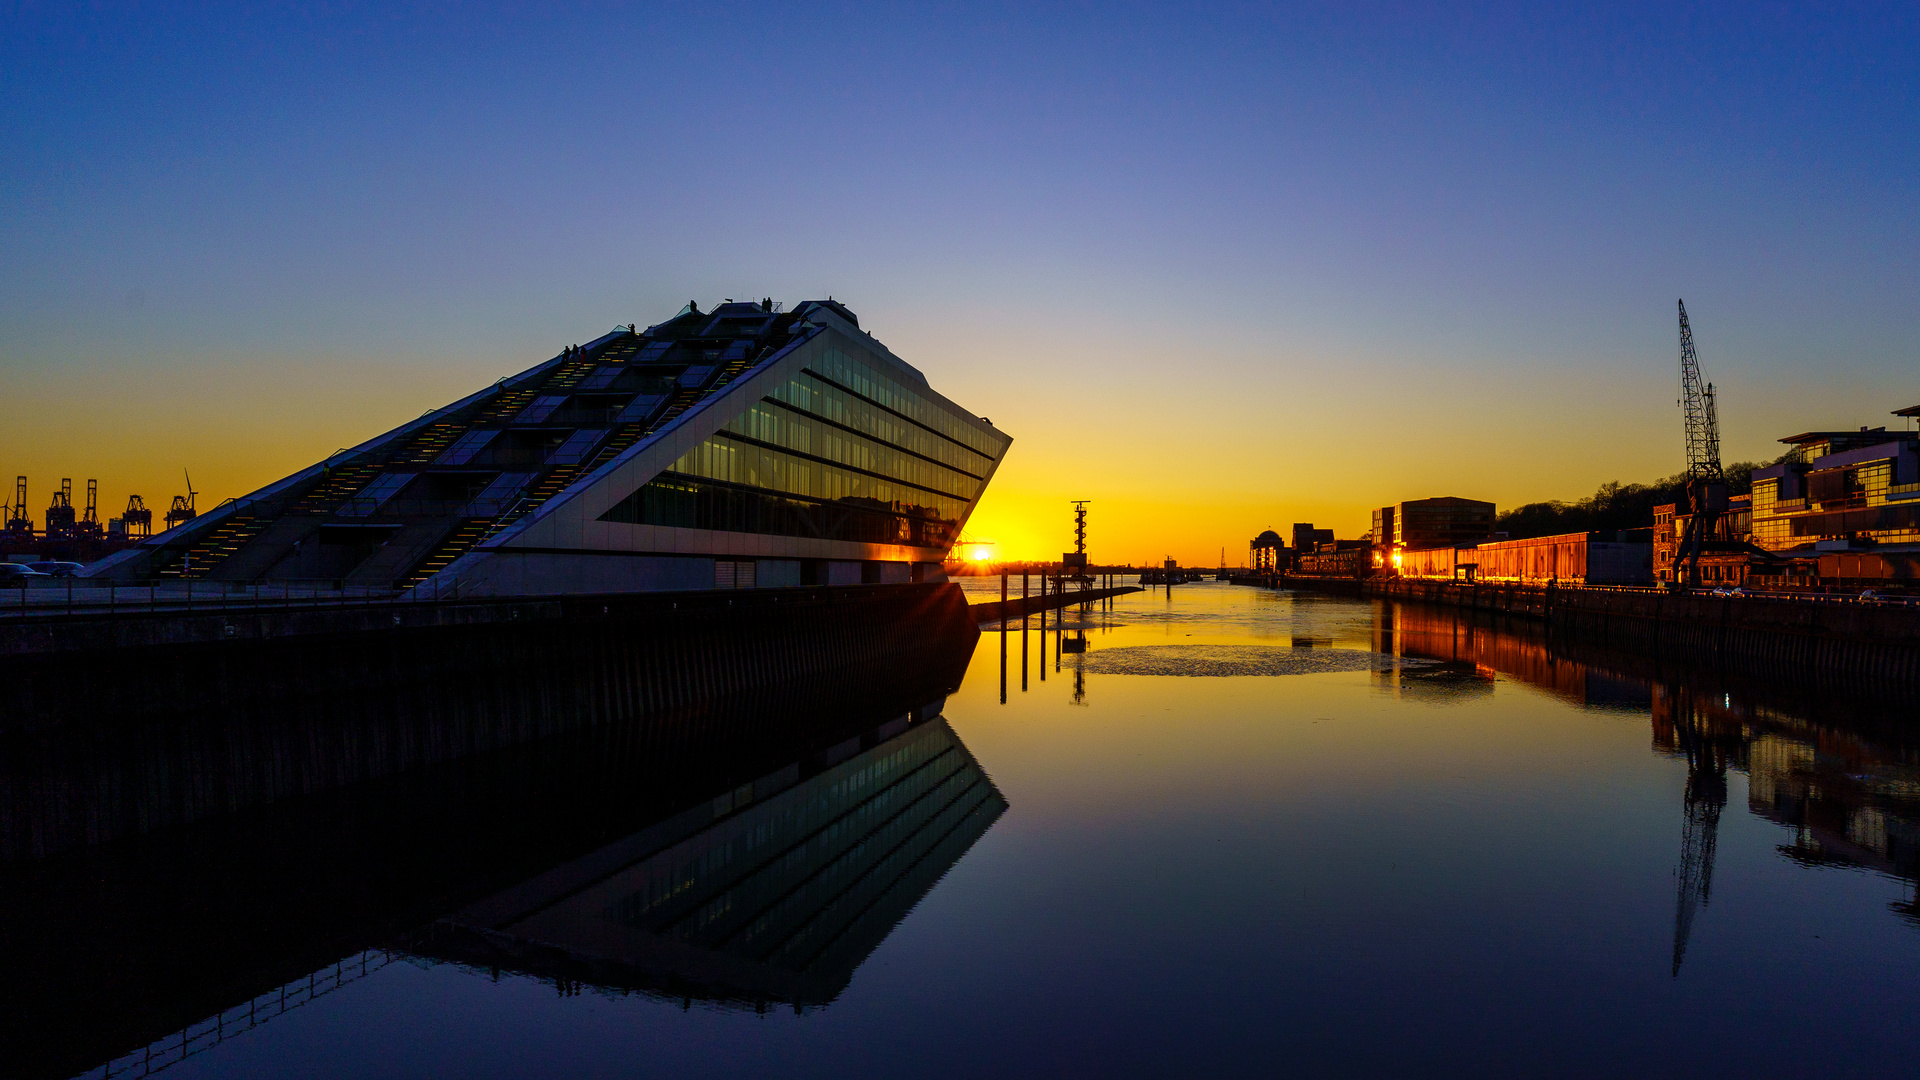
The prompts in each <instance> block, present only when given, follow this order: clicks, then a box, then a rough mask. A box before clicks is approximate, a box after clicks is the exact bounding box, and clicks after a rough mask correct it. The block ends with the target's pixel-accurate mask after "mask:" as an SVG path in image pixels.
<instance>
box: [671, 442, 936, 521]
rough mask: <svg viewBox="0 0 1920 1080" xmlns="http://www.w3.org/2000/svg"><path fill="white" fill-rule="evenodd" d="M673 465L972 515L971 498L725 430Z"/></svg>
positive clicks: (712, 476)
mask: <svg viewBox="0 0 1920 1080" xmlns="http://www.w3.org/2000/svg"><path fill="white" fill-rule="evenodd" d="M668 471H670V472H675V473H680V474H681V475H684V476H692V477H698V478H700V479H703V480H718V481H721V482H722V483H728V484H738V485H741V486H744V487H752V488H760V489H762V490H764V491H768V492H773V493H777V494H782V495H798V496H800V497H802V498H807V499H815V500H819V501H821V502H838V501H841V500H843V499H864V500H867V501H869V502H872V503H875V504H879V505H893V504H898V505H915V506H927V507H931V508H932V509H933V510H934V511H935V514H936V516H938V517H941V518H950V519H953V520H956V521H957V520H959V519H960V518H962V517H964V516H966V511H967V506H968V504H969V502H970V501H971V500H969V499H966V498H962V497H960V496H956V495H950V494H947V493H944V492H936V491H929V490H926V489H925V488H921V487H917V486H914V485H910V484H905V483H901V482H899V481H896V480H889V479H886V478H884V477H878V476H869V475H867V474H866V473H860V472H854V471H853V470H851V469H847V468H842V467H839V466H835V465H827V464H824V463H822V462H818V461H808V460H806V459H804V458H798V457H794V456H793V455H791V454H787V453H783V452H781V451H778V450H773V449H769V448H767V447H764V446H754V445H752V444H750V443H743V442H736V441H734V440H732V439H729V438H727V437H726V436H725V435H724V434H722V435H716V436H715V437H713V438H711V439H708V440H707V441H705V442H703V443H701V444H700V445H699V446H696V447H694V448H693V449H692V450H689V451H687V452H686V453H685V454H684V455H682V456H681V458H680V460H678V461H676V462H674V463H673V464H672V465H671V466H670V467H669V470H668Z"/></svg>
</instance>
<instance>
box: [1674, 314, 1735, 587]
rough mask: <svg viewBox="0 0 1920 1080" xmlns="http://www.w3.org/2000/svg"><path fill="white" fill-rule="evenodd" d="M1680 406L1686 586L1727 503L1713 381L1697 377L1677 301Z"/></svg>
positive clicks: (1696, 580)
mask: <svg viewBox="0 0 1920 1080" xmlns="http://www.w3.org/2000/svg"><path fill="white" fill-rule="evenodd" d="M1680 408H1681V410H1682V411H1683V412H1684V413H1685V414H1686V425H1687V513H1688V517H1687V533H1686V536H1685V538H1684V540H1683V541H1682V544H1681V557H1682V559H1684V560H1685V562H1686V567H1687V579H1686V583H1687V585H1689V586H1697V585H1699V584H1700V549H1701V547H1702V546H1703V545H1704V544H1705V542H1706V538H1707V534H1708V533H1710V532H1712V531H1713V526H1714V522H1715V521H1716V520H1717V519H1718V518H1719V516H1720V515H1721V514H1722V513H1724V512H1725V511H1726V508H1727V478H1726V474H1725V473H1724V472H1723V471H1722V470H1721V468H1720V410H1719V407H1718V406H1717V405H1716V404H1715V402H1714V397H1713V384H1712V383H1710V382H1707V381H1706V380H1705V379H1703V378H1701V376H1700V358H1699V356H1697V355H1695V353H1694V351H1693V327H1692V326H1691V325H1689V324H1688V323H1687V302H1686V301H1685V300H1681V301H1680Z"/></svg>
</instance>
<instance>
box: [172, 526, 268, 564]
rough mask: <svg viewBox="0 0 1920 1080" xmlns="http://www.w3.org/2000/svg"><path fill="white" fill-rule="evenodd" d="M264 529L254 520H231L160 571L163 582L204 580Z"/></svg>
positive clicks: (217, 527)
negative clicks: (191, 579) (166, 579)
mask: <svg viewBox="0 0 1920 1080" xmlns="http://www.w3.org/2000/svg"><path fill="white" fill-rule="evenodd" d="M266 527H267V521H266V519H263V518H256V517H251V516H248V517H237V516H236V517H232V518H228V519H227V520H226V521H223V522H221V523H220V524H219V525H216V526H214V528H213V530H212V531H211V532H209V533H207V535H205V536H203V537H201V538H200V539H198V540H196V541H194V542H193V546H192V547H189V548H188V549H187V550H186V552H185V553H184V554H183V555H182V556H181V557H180V558H179V559H178V560H176V561H174V562H173V563H171V564H169V565H167V566H165V567H163V568H162V569H161V570H160V576H161V577H163V578H203V577H206V576H207V573H208V571H210V570H212V569H213V568H214V567H216V566H219V565H220V564H221V563H223V562H226V561H227V560H228V559H229V558H231V557H232V556H233V554H234V553H235V552H237V551H239V550H240V548H241V546H242V545H244V544H245V543H246V542H247V541H249V540H251V539H253V538H254V537H255V536H258V535H259V534H260V533H261V532H262V531H263V530H264V529H266Z"/></svg>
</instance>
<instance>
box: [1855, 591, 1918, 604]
mask: <svg viewBox="0 0 1920 1080" xmlns="http://www.w3.org/2000/svg"><path fill="white" fill-rule="evenodd" d="M1860 599H1862V600H1864V601H1866V602H1867V603H1869V604H1911V603H1913V597H1911V596H1908V595H1907V594H1905V593H1892V592H1885V591H1883V590H1880V589H1865V590H1862V591H1861V593H1860Z"/></svg>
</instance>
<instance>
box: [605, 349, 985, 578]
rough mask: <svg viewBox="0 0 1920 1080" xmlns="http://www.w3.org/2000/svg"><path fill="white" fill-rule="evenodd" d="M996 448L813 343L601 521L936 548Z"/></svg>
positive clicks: (873, 372)
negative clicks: (782, 375)
mask: <svg viewBox="0 0 1920 1080" xmlns="http://www.w3.org/2000/svg"><path fill="white" fill-rule="evenodd" d="M1005 449H1006V444H1005V441H1004V440H1003V439H1001V438H999V437H997V436H995V435H993V434H992V433H990V432H986V431H982V430H981V429H980V428H979V427H978V426H977V424H976V423H975V422H974V421H973V420H972V418H971V417H967V416H963V415H961V414H957V413H955V412H952V411H951V410H950V409H949V408H948V407H946V406H942V405H939V404H936V403H935V402H933V401H932V400H930V399H929V398H927V397H926V396H924V395H922V394H919V393H917V392H915V391H914V390H913V389H912V388H911V387H908V386H905V385H903V384H902V383H901V382H900V381H899V380H897V379H895V378H893V377H892V376H890V375H888V374H886V373H885V372H882V371H880V370H878V369H877V368H876V367H875V366H872V365H869V364H867V363H864V362H862V361H861V360H860V359H859V358H857V357H855V356H853V355H850V354H849V353H848V352H846V351H843V350H841V349H838V348H823V349H821V350H820V351H819V352H818V354H816V355H815V356H814V357H811V358H809V360H808V362H807V365H806V366H805V367H804V368H803V369H802V370H800V371H799V372H797V373H795V374H794V376H793V377H792V378H790V379H788V380H787V382H786V383H785V384H783V385H782V386H780V387H779V388H777V389H776V390H774V392H773V393H771V394H769V395H768V396H767V397H765V398H764V399H762V400H761V401H759V402H756V403H755V404H754V405H753V406H752V407H751V408H750V409H748V410H747V411H746V412H745V413H743V414H741V415H740V416H738V417H736V418H735V419H733V420H732V421H730V422H729V423H728V424H727V425H726V426H725V427H723V428H722V429H721V430H720V431H718V432H716V433H715V434H714V436H713V437H712V438H710V439H707V440H706V441H704V442H702V443H701V444H700V445H698V446H696V447H694V448H693V449H692V450H690V451H688V452H687V453H686V454H684V455H682V456H681V458H680V459H679V460H678V461H676V462H674V463H673V465H672V466H670V467H669V468H668V469H667V470H666V471H665V472H663V473H661V475H659V476H658V477H656V478H655V479H654V480H653V481H652V482H651V483H649V484H647V485H646V486H645V487H643V488H641V489H640V490H639V491H636V492H634V493H633V494H632V495H631V496H629V497H628V498H626V499H625V500H623V501H622V502H620V503H619V504H617V505H615V506H614V507H613V508H612V509H611V510H609V511H608V512H607V513H606V514H605V515H604V520H607V521H620V522H628V523H632V524H640V525H668V526H678V527H681V528H697V529H716V530H721V531H726V532H749V533H762V534H772V535H779V536H798V537H811V538H818V539H825V540H846V541H853V542H858V543H870V544H904V545H908V546H912V547H921V548H929V549H934V550H940V551H944V550H945V549H946V548H948V547H950V546H952V544H953V542H954V541H955V540H956V539H958V530H959V523H960V521H961V520H963V519H964V518H965V517H966V512H967V507H968V506H969V505H970V504H971V503H972V502H973V501H974V500H975V499H976V498H978V497H979V495H980V491H981V489H982V487H983V486H984V485H985V483H986V477H987V475H988V474H989V473H990V472H991V471H992V469H993V466H994V462H995V460H996V459H997V457H998V456H999V454H1000V453H1002V452H1003V451H1004V450H1005Z"/></svg>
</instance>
